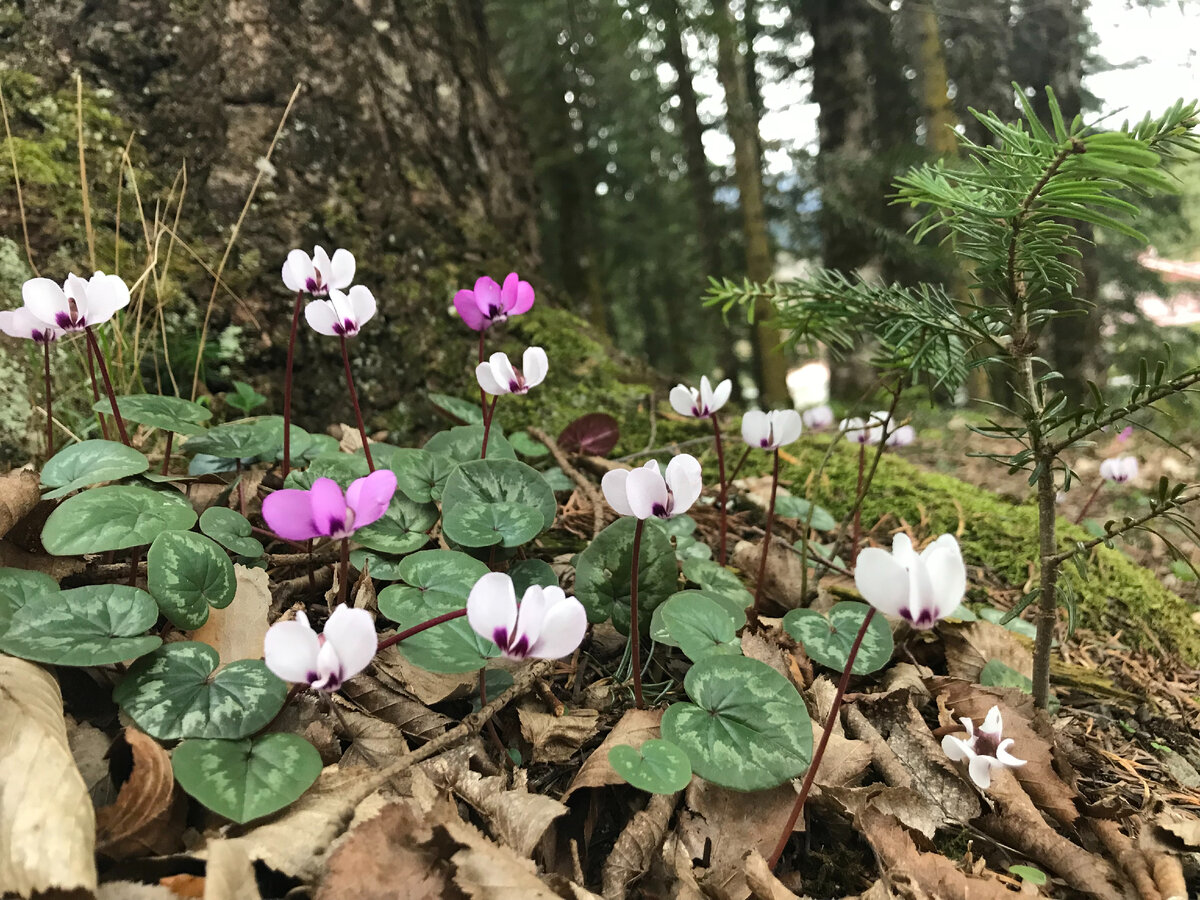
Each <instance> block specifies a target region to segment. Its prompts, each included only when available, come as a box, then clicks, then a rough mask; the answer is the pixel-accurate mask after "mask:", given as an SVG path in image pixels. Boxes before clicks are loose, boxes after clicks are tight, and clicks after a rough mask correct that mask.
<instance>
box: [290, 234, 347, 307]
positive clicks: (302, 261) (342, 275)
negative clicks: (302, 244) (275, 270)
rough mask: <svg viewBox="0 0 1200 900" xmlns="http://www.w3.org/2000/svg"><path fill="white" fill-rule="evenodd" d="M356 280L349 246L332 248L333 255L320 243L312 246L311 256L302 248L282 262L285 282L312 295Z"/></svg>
mask: <svg viewBox="0 0 1200 900" xmlns="http://www.w3.org/2000/svg"><path fill="white" fill-rule="evenodd" d="M352 281H354V254H352V253H351V252H350V251H349V250H341V249H338V250H335V251H333V259H330V258H329V254H327V253H326V252H325V248H324V247H321V246H316V247H313V253H312V256H309V255H308V254H307V253H305V252H304V251H303V250H293V251H292V252H291V253H289V254H288V256H287V260H286V261H285V262H284V264H283V283H284V285H286V286H287V288H288V290H290V291H303V292H304V293H306V294H311V295H312V296H313V297H324V296H326V295H328V294H329V291H330V290H331V289H333V290H339V291H344V290H345V289H346V288H348V287H350V282H352Z"/></svg>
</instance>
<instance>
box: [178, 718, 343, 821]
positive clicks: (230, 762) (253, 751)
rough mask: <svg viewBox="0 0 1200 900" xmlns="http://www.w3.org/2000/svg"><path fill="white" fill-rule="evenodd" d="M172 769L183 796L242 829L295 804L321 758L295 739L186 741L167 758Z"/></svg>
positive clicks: (267, 736)
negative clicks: (195, 800) (196, 801)
mask: <svg viewBox="0 0 1200 900" xmlns="http://www.w3.org/2000/svg"><path fill="white" fill-rule="evenodd" d="M171 767H172V768H173V769H174V770H175V780H176V781H178V782H179V786H180V787H181V788H183V789H184V790H185V791H187V793H188V794H190V795H191V796H193V797H195V798H196V799H197V800H199V801H200V802H201V803H203V804H204V805H205V806H207V807H208V808H209V809H211V810H212V811H213V812H215V813H217V814H218V815H222V816H224V817H225V818H227V819H232V820H233V821H234V822H237V823H239V824H243V823H245V822H249V821H251V820H252V819H258V818H261V817H262V816H265V815H267V814H269V813H273V812H275V811H276V810H279V809H283V807H285V806H287V805H288V804H289V803H291V802H293V801H294V800H296V799H298V798H299V797H300V795H301V794H303V793H304V792H305V791H306V790H308V789H309V787H311V786H312V783H313V782H314V781H316V780H317V776H318V775H320V774H321V754H319V753H318V752H317V751H316V748H314V747H313V745H312V744H310V743H309V742H308V741H306V740H304V738H302V737H300V736H299V735H295V734H264V735H261V736H260V737H257V738H247V739H245V740H240V741H223V740H188V741H184V742H183V743H182V744H180V745H179V746H178V747H176V748H175V752H174V753H172V754H171Z"/></svg>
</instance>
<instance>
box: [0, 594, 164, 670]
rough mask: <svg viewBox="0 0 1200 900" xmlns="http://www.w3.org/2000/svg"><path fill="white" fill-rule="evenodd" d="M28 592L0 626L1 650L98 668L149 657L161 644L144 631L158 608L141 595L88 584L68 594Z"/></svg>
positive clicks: (146, 595) (41, 659)
mask: <svg viewBox="0 0 1200 900" xmlns="http://www.w3.org/2000/svg"><path fill="white" fill-rule="evenodd" d="M55 587H56V589H55V590H54V591H49V590H47V591H46V592H44V593H43V592H38V591H34V592H30V593H28V594H25V595H24V601H23V602H22V603H21V605H20V606H19V607H17V608H16V609H14V610H13V612H12V615H11V617H10V618H9V619H8V626H7V628H5V627H3V622H2V621H0V650H2V651H4V652H5V653H8V654H11V655H12V656H19V657H21V658H22V659H31V660H34V661H36V662H44V663H53V664H54V665H59V666H103V665H108V664H110V663H115V662H120V661H121V660H125V659H133V658H134V657H137V656H141V655H142V654H144V653H149V652H150V651H151V650H153V649H154V648H155V647H157V646H158V645H159V644H161V643H162V641H161V640H160V639H159V638H157V637H152V636H148V635H146V634H145V631H146V630H147V629H148V628H150V627H151V626H152V625H154V623H155V622H156V621H158V607H157V606H156V605H155V603H154V599H153V598H152V597H151V596H150V595H149V594H147V593H146V592H145V591H142V590H139V589H138V588H134V587H129V586H128V585H124V584H91V585H87V586H86V587H79V588H73V589H72V590H69V591H58V590H57V586H55Z"/></svg>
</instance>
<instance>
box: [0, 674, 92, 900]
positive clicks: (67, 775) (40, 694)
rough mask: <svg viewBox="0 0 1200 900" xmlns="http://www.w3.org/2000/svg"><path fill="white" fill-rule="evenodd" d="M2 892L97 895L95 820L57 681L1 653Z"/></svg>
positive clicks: (24, 894)
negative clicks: (73, 753)
mask: <svg viewBox="0 0 1200 900" xmlns="http://www.w3.org/2000/svg"><path fill="white" fill-rule="evenodd" d="M0 722H2V723H3V727H0V759H2V760H4V765H3V767H2V768H0V893H7V892H13V893H15V894H17V895H19V896H21V897H28V896H30V894H32V893H35V892H47V891H51V890H54V889H58V890H62V891H68V890H72V889H76V888H81V889H83V890H87V891H95V890H96V861H95V855H94V853H95V841H96V820H95V813H94V812H93V811H92V801H91V799H90V798H89V797H88V792H87V785H85V784H84V783H83V776H81V775H80V774H79V770H78V769H77V768H76V767H75V760H74V759H73V758H72V756H71V750H70V747H69V746H68V744H67V727H66V723H65V722H64V720H63V705H62V695H61V694H60V693H59V690H58V683H57V682H56V681H55V680H54V679H53V678H52V677H51V676H50V674H49V673H48V672H47V671H46V670H45V669H43V668H42V667H41V666H36V665H34V664H33V663H30V662H25V660H22V659H14V658H12V657H11V656H4V655H2V654H0Z"/></svg>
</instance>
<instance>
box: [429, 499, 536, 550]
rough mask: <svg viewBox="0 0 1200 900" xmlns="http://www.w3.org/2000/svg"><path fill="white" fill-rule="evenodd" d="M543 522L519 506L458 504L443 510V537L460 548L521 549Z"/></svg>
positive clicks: (518, 504)
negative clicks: (498, 547)
mask: <svg viewBox="0 0 1200 900" xmlns="http://www.w3.org/2000/svg"><path fill="white" fill-rule="evenodd" d="M544 522H545V520H543V519H542V514H541V513H540V512H538V511H537V510H536V509H534V508H533V507H532V506H525V505H524V504H522V503H505V502H499V503H484V504H480V505H479V506H473V505H470V504H466V503H458V504H456V505H454V506H449V507H446V509H445V513H444V515H443V519H442V533H443V534H445V535H446V538H447V539H448V540H451V541H453V542H454V543H456V544H458V545H459V546H461V547H493V546H496V545H497V544H499V545H500V546H501V547H520V546H521V545H522V544H524V543H526V542H527V541H531V540H533V539H534V538H535V537H537V536H538V535H539V534H540V533H541V531H542V529H543V527H544Z"/></svg>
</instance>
